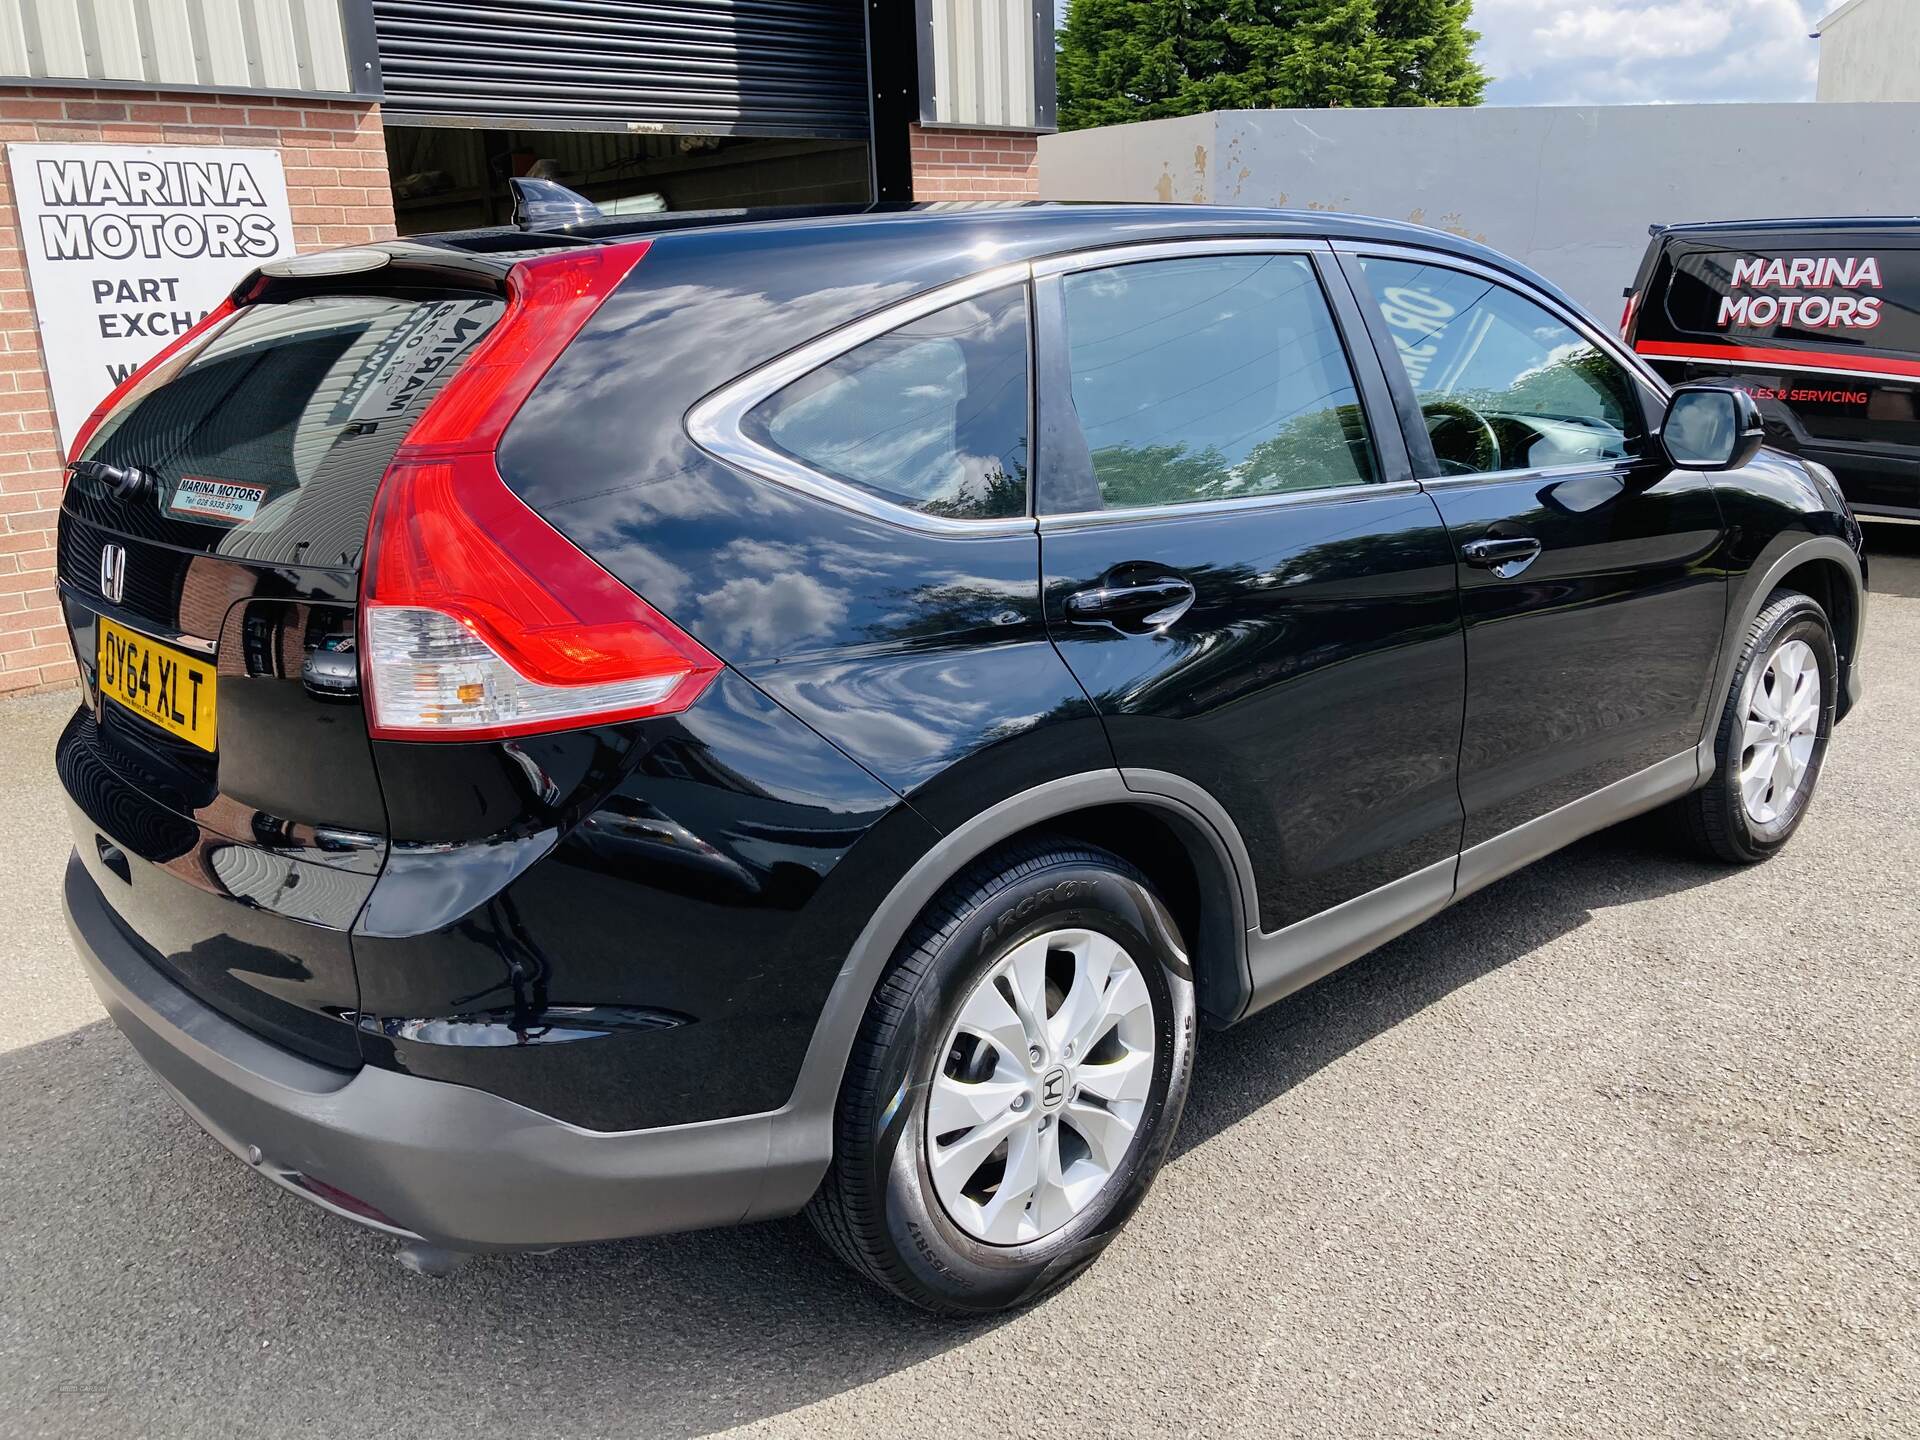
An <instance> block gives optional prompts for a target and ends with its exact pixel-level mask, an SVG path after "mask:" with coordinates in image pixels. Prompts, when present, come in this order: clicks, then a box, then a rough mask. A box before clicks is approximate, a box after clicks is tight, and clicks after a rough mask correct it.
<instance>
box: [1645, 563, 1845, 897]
mask: <svg viewBox="0 0 1920 1440" xmlns="http://www.w3.org/2000/svg"><path fill="white" fill-rule="evenodd" d="M1838 694H1839V660H1838V656H1837V655H1836V653H1835V651H1834V645H1833V632H1832V630H1831V628H1830V627H1829V626H1828V624H1827V615H1826V612H1825V611H1824V610H1822V609H1821V608H1820V606H1819V604H1818V603H1817V602H1816V601H1814V600H1813V599H1812V598H1811V597H1809V596H1806V595H1802V594H1800V593H1799V592H1798V591H1794V590H1779V591H1776V592H1774V595H1773V597H1772V598H1771V599H1770V600H1769V601H1768V602H1767V605H1766V607H1765V608H1764V609H1763V610H1761V612H1760V613H1759V614H1758V615H1757V616H1755V617H1754V620H1753V623H1752V625H1750V626H1749V627H1748V629H1747V637H1746V643H1745V644H1744V645H1743V646H1742V647H1741V650H1740V659H1739V663H1738V664H1737V665H1736V666H1735V667H1734V674H1733V684H1732V686H1731V687H1730V689H1729V692H1728V695H1727V701H1726V706H1725V708H1724V710H1723V711H1722V712H1721V717H1720V727H1719V730H1718V731H1717V732H1716V734H1715V740H1714V763H1715V770H1714V776H1713V779H1711V780H1710V781H1708V782H1707V784H1706V785H1704V786H1702V787H1701V788H1700V789H1698V790H1696V791H1694V792H1693V793H1692V794H1691V795H1689V796H1687V797H1686V798H1685V799H1684V800H1682V801H1681V802H1680V813H1681V815H1682V816H1683V817H1684V819H1685V821H1686V826H1687V830H1688V833H1689V835H1690V836H1691V838H1692V839H1693V841H1694V844H1695V846H1696V848H1698V849H1700V850H1702V851H1704V852H1705V853H1706V854H1708V855H1711V856H1713V857H1714V858H1716V859H1719V860H1726V861H1731V862H1732V863H1734V864H1751V863H1753V862H1754V861H1756V860H1764V859H1766V858H1767V857H1768V856H1769V855H1771V854H1773V852H1774V851H1776V850H1778V849H1779V848H1780V847H1781V846H1782V845H1784V844H1786V843H1787V840H1788V838H1789V837H1790V836H1791V835H1792V834H1793V832H1794V830H1795V829H1797V828H1798V827H1799V824H1800V821H1801V818H1802V817H1803V816H1804V815H1805V814H1806V813H1807V806H1808V804H1809V803H1811V801H1812V799H1813V787H1814V783H1815V782H1816V781H1817V780H1818V779H1819V778H1820V767H1821V764H1822V763H1823V762H1824V761H1825V759H1826V753H1827V741H1828V739H1829V738H1830V737H1831V736H1832V734H1833V712H1834V699H1835V697H1836V696H1837V695H1838Z"/></svg>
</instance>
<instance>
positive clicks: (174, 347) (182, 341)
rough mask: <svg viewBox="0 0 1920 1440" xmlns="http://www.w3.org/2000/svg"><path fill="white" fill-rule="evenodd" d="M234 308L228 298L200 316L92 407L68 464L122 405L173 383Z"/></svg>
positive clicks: (69, 450) (82, 450)
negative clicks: (171, 381) (193, 323)
mask: <svg viewBox="0 0 1920 1440" xmlns="http://www.w3.org/2000/svg"><path fill="white" fill-rule="evenodd" d="M236 308H237V307H235V305H234V303H233V297H232V296H228V297H227V298H226V299H225V300H222V301H221V302H220V303H219V304H218V305H216V306H214V307H213V309H211V310H209V311H208V312H207V313H206V314H205V315H203V316H201V317H200V321H199V323H198V324H196V325H194V326H192V327H191V328H190V329H187V330H184V331H182V332H181V333H180V334H178V335H176V336H174V337H173V339H171V340H169V341H168V342H167V345H166V348H165V349H163V350H162V351H161V352H160V353H159V354H158V355H156V356H154V357H153V358H152V359H151V360H149V361H147V363H146V364H144V365H142V366H140V367H139V368H138V369H136V370H135V371H134V372H133V373H132V374H130V375H128V376H127V378H126V379H124V380H122V381H121V382H120V383H119V384H118V385H116V386H114V387H113V389H112V390H110V391H108V392H107V398H106V399H104V400H102V401H101V402H100V403H99V404H98V405H96V406H94V407H93V413H92V414H91V415H89V416H87V418H86V420H85V421H83V422H82V423H81V426H80V429H79V431H78V432H77V433H76V434H75V435H74V437H73V444H72V446H71V447H69V448H68V450H67V464H69V465H71V464H73V462H74V461H76V460H78V459H79V458H80V457H81V456H82V455H83V454H85V453H86V449H87V442H88V441H89V440H91V439H93V437H94V435H95V433H96V432H97V431H98V430H99V429H100V427H101V426H102V425H104V424H105V423H106V421H107V417H108V416H110V415H112V414H113V412H114V411H116V410H118V409H120V408H121V407H122V406H123V405H130V404H132V403H133V402H134V401H135V400H138V399H139V398H140V397H141V396H142V395H145V394H146V393H147V392H148V391H150V390H155V389H158V388H159V387H160V386H162V385H164V384H166V383H167V381H169V380H171V379H173V377H174V375H175V374H177V373H178V372H179V371H180V370H181V368H182V367H184V366H185V365H186V363H187V362H188V361H189V360H191V359H193V357H194V356H195V355H196V354H197V353H198V352H199V350H200V347H201V346H202V345H203V344H204V343H205V342H206V341H208V340H211V339H212V338H213V335H214V332H215V331H217V330H218V329H219V328H220V327H221V326H222V325H224V324H225V323H226V321H227V317H228V316H230V315H232V314H233V312H234V310H235V309H236Z"/></svg>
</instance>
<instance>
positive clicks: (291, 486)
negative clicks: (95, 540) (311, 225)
mask: <svg viewBox="0 0 1920 1440" xmlns="http://www.w3.org/2000/svg"><path fill="white" fill-rule="evenodd" d="M503 308H504V302H502V301H500V300H497V299H491V298H484V297H457V298H443V299H432V300H416V299H402V298H394V297H390V296H371V295H321V296H309V297H306V298H302V299H298V300H291V301H286V302H283V303H278V304H269V305H255V306H251V307H248V308H246V309H243V310H241V311H239V312H238V313H237V314H236V315H234V317H233V318H232V319H231V320H230V321H228V322H227V324H225V325H224V326H222V327H221V328H220V329H218V330H217V331H215V332H213V334H212V335H211V337H210V339H209V340H208V341H207V343H206V345H205V346H204V348H202V349H200V350H199V351H197V352H195V353H194V355H193V357H192V359H191V360H190V361H189V362H188V364H187V365H186V366H185V367H184V368H183V369H182V370H181V371H180V372H179V373H178V374H177V375H175V376H174V377H173V378H172V379H171V380H170V381H168V383H166V384H164V385H161V386H160V387H158V388H157V389H154V390H152V391H151V392H149V393H147V394H145V395H142V396H140V397H139V398H138V399H137V400H135V401H134V402H132V403H130V404H128V405H125V406H123V407H122V408H121V409H119V410H117V411H115V412H114V413H113V414H112V415H110V416H109V417H108V418H107V420H106V421H105V422H104V423H103V424H102V425H101V427H100V429H99V430H98V431H96V432H95V434H94V436H93V438H92V439H91V440H90V441H89V442H88V445H87V450H86V454H85V456H84V457H82V458H85V459H88V460H99V461H103V462H105V463H107V464H109V465H113V466H119V467H127V466H136V467H139V468H140V469H142V470H145V471H147V472H148V473H150V474H151V475H152V476H154V477H155V479H156V480H157V481H158V482H159V483H158V491H157V493H156V494H154V495H152V496H151V497H146V496H142V497H141V498H140V499H138V500H136V501H122V500H118V499H116V498H115V497H114V496H113V495H112V494H111V492H109V491H107V490H106V489H104V488H103V487H101V486H98V485H90V482H89V481H88V480H87V478H86V477H85V476H84V475H80V476H76V478H75V481H74V489H75V490H76V491H79V492H81V493H80V494H79V495H78V496H77V497H76V498H77V500H78V501H79V503H80V504H81V505H82V506H83V507H84V508H85V509H86V510H87V511H88V512H89V513H88V516H87V518H89V519H95V520H98V521H100V522H101V523H105V524H108V525H110V526H112V527H114V528H116V529H121V530H125V531H128V532H130V533H133V534H138V535H143V536H146V537H148V538H152V539H157V540H164V541H167V542H168V543H171V544H176V545H184V546H188V547H190V548H195V549H202V550H208V551H212V552H214V553H218V554H222V555H230V556H233V557H235V558H244V559H252V560H264V561H269V562H276V563H292V564H300V563H308V564H321V565H347V564H353V563H357V561H358V558H359V554H360V549H361V546H362V544H363V543H364V540H365V536H366V528H367V516H368V513H369V511H370V510H371V507H372V504H373V494H374V491H375V489H376V488H377V487H378V485H379V483H380V477H381V475H382V474H383V473H384V472H385V470H386V467H387V464H388V462H389V461H391V460H392V458H393V454H394V452H395V451H396V450H397V449H399V447H400V442H401V441H402V440H404V439H405V438H406V434H407V431H408V430H410V429H411V428H412V426H413V423H414V421H415V420H417V419H419V417H420V415H421V413H422V412H423V411H424V410H425V408H426V405H427V403H428V402H429V401H430V400H431V399H432V397H433V396H434V395H435V394H437V393H438V391H439V389H440V387H441V386H442V385H444V384H445V383H446V382H447V380H448V379H449V378H450V377H451V376H452V374H453V373H454V371H455V370H457V369H458V368H459V365H460V363H461V362H462V361H463V360H464V359H465V358H466V357H467V356H468V355H469V354H470V353H471V352H472V349H473V347H474V345H475V344H477V343H478V341H479V340H480V337H481V336H483V335H484V334H486V332H487V331H488V330H489V329H490V328H491V327H492V326H493V324H494V322H495V321H496V320H498V319H499V317H500V314H501V312H502V310H503Z"/></svg>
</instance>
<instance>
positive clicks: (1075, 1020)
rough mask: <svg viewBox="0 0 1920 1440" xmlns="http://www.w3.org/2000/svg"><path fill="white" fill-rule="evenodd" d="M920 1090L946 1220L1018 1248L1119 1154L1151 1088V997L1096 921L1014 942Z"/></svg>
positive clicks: (1045, 1229) (1077, 1202)
mask: <svg viewBox="0 0 1920 1440" xmlns="http://www.w3.org/2000/svg"><path fill="white" fill-rule="evenodd" d="M945 1050H946V1058H945V1059H944V1060H943V1061H942V1062H941V1066H940V1072H939V1073H938V1074H936V1075H935V1076H934V1077H933V1087H932V1093H931V1094H930V1095H929V1096H928V1099H927V1124H926V1136H927V1167H928V1169H929V1170H931V1171H932V1172H933V1189H934V1194H935V1195H937V1196H938V1197H939V1200H940V1204H941V1207H942V1208H943V1209H944V1210H945V1211H946V1212H947V1218H948V1219H950V1220H952V1221H953V1223H954V1224H955V1225H957V1226H959V1227H960V1229H962V1230H964V1231H965V1232H966V1233H967V1234H969V1235H971V1236H972V1237H973V1238H974V1239H976V1240H984V1241H985V1242H986V1243H987V1244H989V1245H1017V1244H1021V1243H1023V1242H1025V1241H1029V1240H1038V1239H1040V1238H1041V1237H1042V1236H1043V1235H1051V1234H1052V1233H1053V1232H1054V1231H1056V1230H1058V1229H1059V1228H1060V1227H1061V1226H1062V1225H1065V1224H1066V1223H1067V1222H1068V1221H1070V1220H1072V1219H1073V1218H1074V1217H1075V1216H1077V1215H1079V1214H1080V1213H1081V1212H1082V1211H1084V1210H1085V1209H1086V1208H1087V1206H1088V1205H1089V1204H1091V1203H1092V1202H1093V1200H1094V1199H1095V1198H1096V1197H1098V1196H1099V1194H1100V1192H1101V1191H1102V1190H1103V1189H1105V1188H1106V1186H1107V1185H1108V1184H1109V1183H1110V1182H1111V1181H1112V1179H1113V1177H1114V1175H1115V1174H1116V1173H1117V1172H1118V1171H1119V1169H1120V1167H1121V1164H1122V1163H1123V1162H1124V1161H1125V1159H1126V1156H1127V1151H1128V1149H1129V1147H1130V1146H1131V1145H1132V1143H1133V1137H1134V1135H1135V1134H1136V1133H1137V1132H1138V1131H1139V1128H1140V1119H1141V1116H1142V1115H1143V1114H1144V1113H1145V1111H1146V1103H1147V1096H1148V1094H1149V1092H1150V1091H1151V1090H1152V1088H1153V1051H1154V1041H1153V998H1152V996H1151V995H1149V994H1148V993H1147V982H1146V979H1145V977H1144V976H1142V974H1141V973H1140V966H1139V964H1138V963H1137V962H1136V961H1135V960H1134V958H1133V957H1132V956H1131V955H1129V954H1128V953H1127V951H1126V949H1125V947H1124V946H1122V945H1121V944H1120V942H1119V941H1117V940H1115V939H1113V938H1112V937H1111V936H1108V935H1104V934H1102V933H1101V932H1099V931H1098V930H1049V931H1047V932H1046V933H1045V934H1043V935H1036V936H1034V937H1033V938H1032V939H1030V940H1023V941H1022V942H1021V943H1020V944H1019V945H1017V946H1016V947H1015V948H1014V949H1013V950H1011V951H1010V952H1008V954H1007V955H1006V957H1005V958H1004V959H1002V960H1001V961H1000V962H999V963H998V964H996V965H995V966H994V967H993V968H992V969H991V970H989V971H988V972H987V973H986V974H985V975H984V976H982V977H981V978H980V980H979V981H978V982H976V983H975V985H974V987H973V992H972V993H971V994H970V995H968V996H967V998H966V999H965V1000H964V1001H963V1002H962V1003H961V1006H960V1018H959V1019H958V1020H956V1021H955V1022H954V1026H953V1032H952V1034H951V1035H949V1036H948V1039H947V1044H946V1046H945Z"/></svg>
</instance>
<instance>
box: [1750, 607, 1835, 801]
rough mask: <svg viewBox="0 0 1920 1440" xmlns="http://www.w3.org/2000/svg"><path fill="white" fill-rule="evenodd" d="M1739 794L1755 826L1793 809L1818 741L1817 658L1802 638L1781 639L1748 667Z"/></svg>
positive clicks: (1803, 786)
mask: <svg viewBox="0 0 1920 1440" xmlns="http://www.w3.org/2000/svg"><path fill="white" fill-rule="evenodd" d="M1746 689H1747V696H1746V706H1745V709H1746V715H1747V719H1746V727H1745V734H1744V741H1745V744H1744V748H1743V749H1742V751H1741V754H1740V799H1741V802H1742V803H1743V804H1744V805H1745V806H1746V808H1747V818H1748V819H1749V820H1751V821H1752V822H1753V823H1754V824H1755V825H1757V826H1768V825H1775V824H1778V823H1779V821H1780V820H1781V818H1782V817H1784V816H1786V815H1789V814H1792V813H1793V809H1794V802H1795V801H1796V800H1797V799H1799V797H1800V792H1801V790H1802V789H1803V788H1805V785H1806V782H1807V774H1808V770H1809V768H1810V767H1811V766H1812V764H1813V748H1814V746H1815V745H1817V744H1818V743H1819V741H1820V717H1821V714H1822V712H1823V710H1824V709H1825V706H1824V705H1822V703H1821V696H1822V693H1823V692H1822V690H1821V688H1820V662H1819V660H1818V659H1816V658H1815V656H1814V653H1813V647H1812V646H1811V645H1809V644H1807V642H1806V641H1804V640H1783V641H1781V642H1780V644H1779V645H1778V646H1776V647H1775V648H1774V650H1773V652H1772V653H1771V654H1770V655H1768V656H1767V659H1766V663H1765V664H1763V665H1756V666H1754V667H1753V669H1752V670H1751V671H1750V672H1749V673H1748V678H1747V687H1746Z"/></svg>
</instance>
